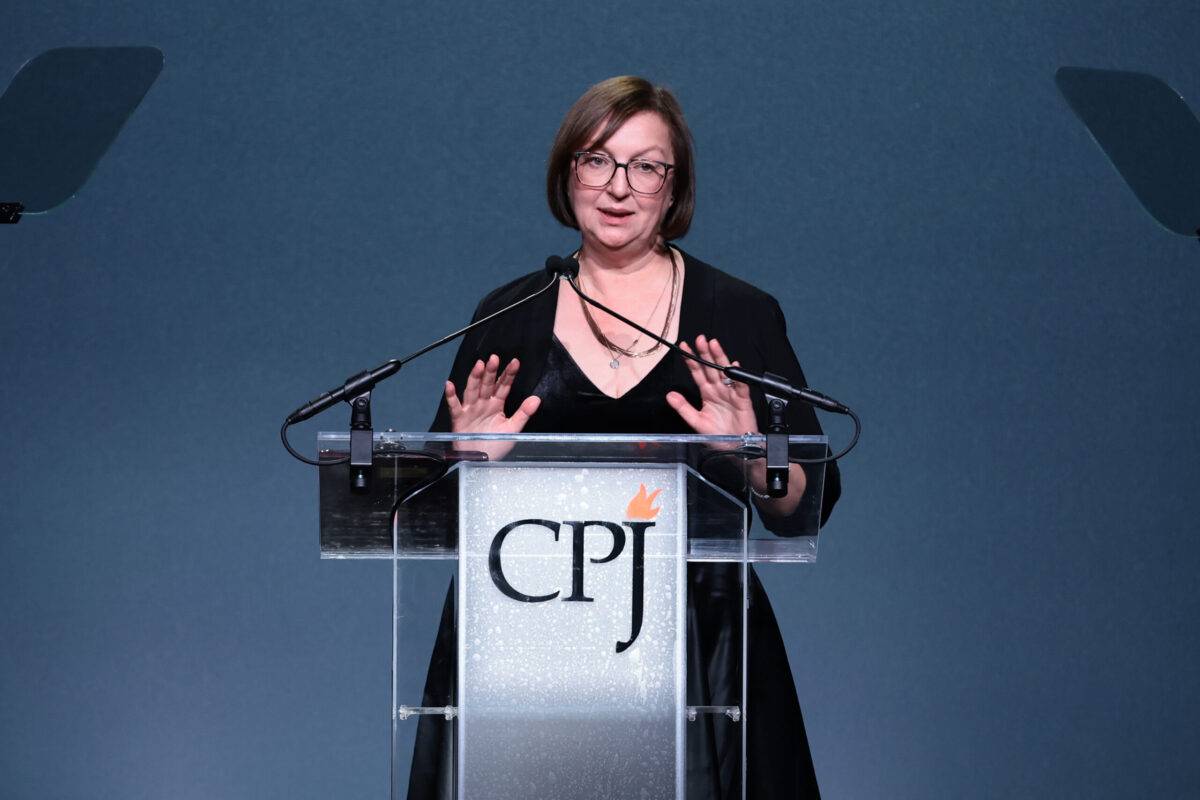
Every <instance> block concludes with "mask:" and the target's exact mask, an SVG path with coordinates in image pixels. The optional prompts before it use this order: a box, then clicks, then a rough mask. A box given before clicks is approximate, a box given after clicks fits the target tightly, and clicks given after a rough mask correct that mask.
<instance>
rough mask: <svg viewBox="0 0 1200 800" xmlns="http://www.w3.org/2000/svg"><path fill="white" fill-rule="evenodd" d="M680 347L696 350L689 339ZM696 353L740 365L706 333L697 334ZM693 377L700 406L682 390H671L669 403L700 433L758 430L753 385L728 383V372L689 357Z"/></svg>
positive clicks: (668, 394)
mask: <svg viewBox="0 0 1200 800" xmlns="http://www.w3.org/2000/svg"><path fill="white" fill-rule="evenodd" d="M679 346H680V347H681V348H683V349H684V350H687V351H688V352H693V351H692V349H691V348H689V347H688V344H687V342H680V343H679ZM694 352H695V353H696V355H698V356H700V357H701V358H703V359H705V360H706V361H711V362H712V363H714V364H718V365H720V366H722V367H727V366H735V367H739V366H741V364H739V363H738V362H737V361H732V362H731V361H730V360H729V356H728V355H726V354H725V351H724V350H723V349H722V348H721V343H720V342H718V341H717V340H716V339H706V338H705V337H704V336H703V335H700V336H697V337H696V349H695V351H694ZM683 363H685V364H687V368H688V372H690V373H691V374H692V380H694V381H695V382H696V386H697V387H699V389H700V408H699V409H696V408H694V407H693V406H692V404H691V403H689V402H688V401H687V399H686V398H684V396H683V395H681V394H680V393H679V392H667V405H669V406H670V407H671V408H673V409H675V411H676V413H678V414H679V416H680V417H682V418H683V421H684V422H686V423H687V424H688V425H689V426H690V427H691V429H692V430H694V431H695V432H696V433H703V434H709V435H717V434H731V435H741V434H743V433H757V432H758V420H757V418H756V417H755V416H754V406H753V405H751V403H750V387H749V386H747V385H746V384H744V383H740V382H737V381H735V382H733V383H732V384H727V383H725V381H724V377H725V376H724V375H723V374H722V373H720V372H718V371H717V370H715V369H712V368H711V367H705V366H702V365H700V364H697V363H696V362H695V361H692V360H691V359H690V358H689V359H685V360H684V362H683Z"/></svg>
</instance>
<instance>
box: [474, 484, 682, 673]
mask: <svg viewBox="0 0 1200 800" xmlns="http://www.w3.org/2000/svg"><path fill="white" fill-rule="evenodd" d="M660 492H662V489H655V490H654V491H653V492H651V493H649V494H647V492H646V484H644V483H643V484H640V485H639V487H638V492H637V494H636V495H634V498H633V499H632V500H630V501H629V505H628V506H626V508H625V517H626V518H625V519H624V520H622V521H621V522H612V521H609V520H602V519H588V520H563V521H561V522H560V521H557V520H550V519H519V520H517V521H516V522H510V523H508V524H507V525H505V526H504V527H503V528H501V529H500V530H499V531H497V532H496V535H495V536H494V537H493V538H492V544H491V547H490V548H489V550H488V570H489V572H490V573H491V576H492V583H494V584H495V585H496V588H497V589H499V590H500V591H501V592H503V593H504V594H505V595H507V596H508V597H511V598H512V599H514V600H520V601H521V602H523V603H546V602H549V601H551V600H554V599H555V598H557V597H559V595H560V594H561V591H554V592H551V593H549V594H540V595H531V594H526V593H524V592H522V591H520V590H519V589H517V588H516V587H514V586H513V585H512V583H510V582H509V580H508V578H507V577H505V575H504V562H503V548H504V542H505V541H506V540H507V539H508V538H509V537H510V536H516V535H521V536H532V535H539V534H540V535H545V531H549V532H550V534H551V535H552V536H553V538H554V541H555V542H557V541H559V534H560V533H561V532H562V529H563V528H564V527H565V528H568V529H569V530H570V535H571V593H570V594H569V595H567V596H566V597H563V598H562V602H564V603H591V602H594V601H595V598H592V597H588V596H587V592H586V590H585V588H584V563H585V560H586V561H587V562H589V563H592V564H607V563H608V562H610V561H613V560H614V559H616V558H617V556H619V555H621V553H622V552H624V550H625V544H626V541H627V540H629V541H631V542H632V555H633V581H632V587H633V589H632V597H631V599H630V614H631V617H632V618H631V620H630V633H629V639H628V640H627V641H623V642H620V641H619V642H617V652H618V653H622V652H624V651H626V650H628V649H629V647H630V646H631V645H632V644H633V643H634V642H635V641H636V640H637V637H638V633H640V632H641V630H642V612H643V608H642V606H643V602H644V599H643V598H644V589H645V579H646V564H645V562H646V531H647V530H649V529H650V528H653V527H654V522H653V519H654V517H656V516H658V512H659V510H660V509H659V507H657V506H655V505H654V500H655V498H657V497H658V495H659V493H660ZM588 528H601V529H603V530H606V531H608V533H609V534H611V535H612V549H611V550H610V551H609V553H608V554H607V555H605V556H603V557H601V558H587V559H585V558H584V537H585V535H586V533H587V530H588ZM539 529H541V530H539ZM626 529H628V531H629V534H628V536H627V535H626Z"/></svg>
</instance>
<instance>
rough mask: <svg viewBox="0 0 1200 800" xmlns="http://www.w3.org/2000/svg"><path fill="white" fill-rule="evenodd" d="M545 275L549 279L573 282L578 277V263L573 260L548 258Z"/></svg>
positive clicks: (559, 257)
mask: <svg viewBox="0 0 1200 800" xmlns="http://www.w3.org/2000/svg"><path fill="white" fill-rule="evenodd" d="M546 274H547V275H549V276H550V277H551V278H566V279H567V280H568V281H573V280H575V278H577V277H579V261H578V260H577V259H575V258H563V257H562V256H550V257H549V258H547V259H546Z"/></svg>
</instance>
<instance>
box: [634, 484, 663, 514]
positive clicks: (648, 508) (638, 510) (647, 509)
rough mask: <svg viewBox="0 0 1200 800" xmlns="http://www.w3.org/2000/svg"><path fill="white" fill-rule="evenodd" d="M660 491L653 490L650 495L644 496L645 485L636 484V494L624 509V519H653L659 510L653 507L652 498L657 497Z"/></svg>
mask: <svg viewBox="0 0 1200 800" xmlns="http://www.w3.org/2000/svg"><path fill="white" fill-rule="evenodd" d="M661 492H662V489H655V490H654V492H653V493H652V494H650V495H647V494H646V484H644V483H641V484H638V493H637V494H636V495H634V498H633V499H632V500H630V501H629V505H628V506H627V507H626V508H625V518H626V519H654V518H655V517H657V516H658V512H659V511H661V509H659V508H655V507H654V498H656V497H658V495H659V493H661Z"/></svg>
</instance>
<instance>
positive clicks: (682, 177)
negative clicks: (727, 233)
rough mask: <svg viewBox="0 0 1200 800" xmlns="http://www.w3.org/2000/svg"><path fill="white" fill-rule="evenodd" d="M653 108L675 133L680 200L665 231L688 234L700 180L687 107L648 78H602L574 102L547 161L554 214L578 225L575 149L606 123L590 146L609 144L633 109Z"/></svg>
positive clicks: (548, 192) (666, 221)
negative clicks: (573, 179)
mask: <svg viewBox="0 0 1200 800" xmlns="http://www.w3.org/2000/svg"><path fill="white" fill-rule="evenodd" d="M643 111H653V112H654V113H656V114H658V115H659V116H660V117H662V118H663V121H664V122H666V123H667V128H668V129H669V130H670V132H671V149H672V150H673V151H674V152H675V169H674V173H675V174H674V193H673V197H674V200H675V202H674V203H672V204H671V207H670V208H669V209H667V215H666V216H665V217H663V222H662V230H661V231H660V233H661V234H662V237H663V239H664V240H666V241H670V240H672V239H678V238H680V237H681V236H683V235H684V234H685V233H687V231H688V228H689V227H691V224H692V212H693V211H694V210H695V208H696V182H695V176H694V175H693V173H692V160H693V153H692V133H691V131H689V130H688V126H687V122H685V121H684V119H683V109H681V108H680V107H679V101H678V100H676V99H675V95H673V94H671V92H670V91H669V90H667V89H665V88H663V87H661V86H655V85H654V84H652V83H650V81H648V80H646V79H645V78H638V77H636V76H633V75H621V76H619V77H616V78H609V79H608V80H606V81H601V82H600V83H597V84H596V85H595V86H593V87H592V88H590V89H588V90H587V91H586V92H584V93H583V96H582V97H580V98H579V99H578V100H576V101H575V105H573V106H571V110H570V111H568V112H567V115H566V116H565V117H564V118H563V121H562V125H560V126H559V128H558V135H557V136H555V137H554V146H553V147H552V148H550V160H549V162H548V163H547V165H546V200H547V201H548V202H549V203H550V211H551V213H553V214H554V218H555V219H557V220H558V221H559V222H561V223H562V224H563V225H566V226H567V227H568V228H575V229H577V230H578V228H579V223H578V222H577V221H576V220H575V212H574V210H572V208H571V190H570V187H571V162H572V159H573V158H574V155H575V153H577V152H579V151H580V150H582V149H583V147H584V146H585V145H587V144H588V143H589V139H590V138H591V136H592V133H593V132H594V131H595V130H596V129H597V128H598V127H600V125H604V128H603V130H601V131H600V137H599V138H598V139H596V141H595V142H592V143H591V145H592V146H593V147H594V146H596V145H601V144H604V143H605V142H607V141H608V139H609V137H610V136H612V135H613V134H614V133H616V132H617V130H618V129H619V128H620V127H621V126H622V125H624V124H625V122H626V121H627V120H628V119H629V118H630V117H632V116H633V115H634V114H639V113H641V112H643Z"/></svg>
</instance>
